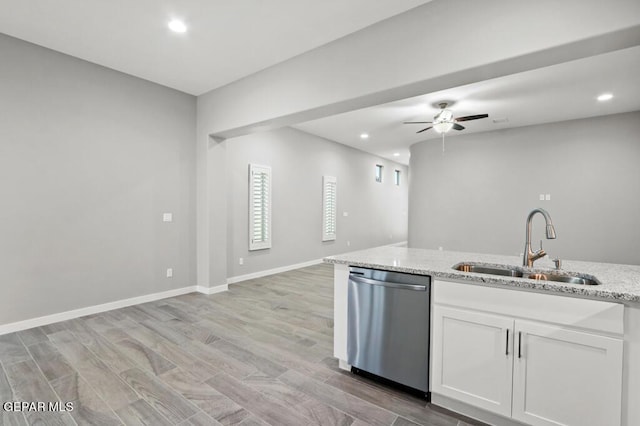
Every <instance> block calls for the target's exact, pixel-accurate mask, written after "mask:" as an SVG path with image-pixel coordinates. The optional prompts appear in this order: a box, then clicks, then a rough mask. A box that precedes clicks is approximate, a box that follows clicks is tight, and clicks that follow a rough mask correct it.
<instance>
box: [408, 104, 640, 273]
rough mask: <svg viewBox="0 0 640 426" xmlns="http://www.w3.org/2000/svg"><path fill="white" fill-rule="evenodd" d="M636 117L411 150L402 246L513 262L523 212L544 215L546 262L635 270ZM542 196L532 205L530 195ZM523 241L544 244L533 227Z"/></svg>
mask: <svg viewBox="0 0 640 426" xmlns="http://www.w3.org/2000/svg"><path fill="white" fill-rule="evenodd" d="M638 135H640V112H632V113H626V114H616V115H610V116H604V117H597V118H589V119H584V120H572V121H566V122H559V123H552V124H544V125H537V126H529V127H521V128H515V129H506V130H501V131H494V132H486V133H478V134H469V135H462V136H456V137H451V138H449V137H448V138H447V139H446V152H445V153H444V155H443V154H442V152H441V145H440V142H439V140H432V141H425V142H420V143H417V144H415V145H413V146H412V147H411V162H410V170H411V176H410V180H411V185H410V194H409V235H410V237H409V246H410V247H423V248H438V247H440V246H441V247H444V249H445V250H459V251H471V252H480V253H497V254H513V255H515V254H519V253H522V251H523V248H524V240H525V220H526V216H527V214H528V213H529V211H530V210H532V209H534V208H536V207H542V208H544V209H546V210H547V211H549V213H550V214H551V217H552V219H553V222H554V224H555V228H556V231H557V234H558V238H557V239H556V240H546V239H545V240H544V241H543V245H544V247H545V249H546V250H547V252H548V253H549V254H550V256H554V257H555V256H559V257H560V258H564V259H575V260H587V261H600V262H613V263H626V264H640V227H639V226H638V218H640V189H639V183H640V167H639V166H638V161H639V160H640V142H639V139H638ZM542 193H544V194H551V200H550V201H539V198H538V197H539V194H542ZM533 228H534V236H533V240H534V241H535V242H536V245H537V242H538V240H540V239H543V238H544V220H543V219H542V218H541V217H540V216H537V217H536V218H535V219H534V225H533Z"/></svg>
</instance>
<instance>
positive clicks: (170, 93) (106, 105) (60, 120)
mask: <svg viewBox="0 0 640 426" xmlns="http://www.w3.org/2000/svg"><path fill="white" fill-rule="evenodd" d="M0 52H1V56H2V60H1V61H0V94H1V95H0V200H1V201H0V202H1V203H2V206H1V208H0V266H1V268H0V269H1V270H2V278H1V282H2V297H1V298H0V324H4V323H9V322H14V321H19V320H24V319H28V318H34V317H38V316H43V315H48V314H53V313H58V312H63V311H67V310H71V309H77V308H81V307H87V306H91V305H96V304H101V303H106V302H110V301H115V300H119V299H124V298H129V297H134V296H140V295H145V294H149V293H155V292H160V291H164V290H169V289H173V288H179V287H184V286H188V285H194V284H195V140H196V139H195V126H196V99H195V98H194V97H192V96H190V95H186V94H183V93H180V92H177V91H175V90H171V89H167V88H165V87H162V86H159V85H156V84H152V83H149V82H147V81H144V80H140V79H138V78H135V77H131V76H128V75H125V74H122V73H119V72H116V71H113V70H109V69H106V68H103V67H100V66H97V65H94V64H90V63H88V62H84V61H81V60H78V59H75V58H72V57H69V56H66V55H62V54H60V53H56V52H53V51H51V50H47V49H44V48H41V47H38V46H35V45H32V44H29V43H26V42H23V41H19V40H17V39H13V38H10V37H7V36H4V35H0ZM163 212H172V213H173V215H174V222H173V223H168V224H167V223H163V222H162V213H163ZM167 267H173V268H174V278H173V279H167V278H166V277H165V272H166V268H167Z"/></svg>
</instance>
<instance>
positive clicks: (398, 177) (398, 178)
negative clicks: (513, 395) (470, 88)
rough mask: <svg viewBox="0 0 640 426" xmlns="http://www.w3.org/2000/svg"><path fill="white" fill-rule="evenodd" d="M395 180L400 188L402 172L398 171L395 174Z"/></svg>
mask: <svg viewBox="0 0 640 426" xmlns="http://www.w3.org/2000/svg"><path fill="white" fill-rule="evenodd" d="M393 180H394V182H395V184H396V185H397V186H400V170H398V169H396V170H395V171H394V172H393Z"/></svg>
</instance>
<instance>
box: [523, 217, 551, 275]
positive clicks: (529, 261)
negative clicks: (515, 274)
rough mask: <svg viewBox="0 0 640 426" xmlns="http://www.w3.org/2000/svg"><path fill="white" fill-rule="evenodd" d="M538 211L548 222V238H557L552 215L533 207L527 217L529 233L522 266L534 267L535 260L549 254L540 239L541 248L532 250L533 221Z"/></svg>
mask: <svg viewBox="0 0 640 426" xmlns="http://www.w3.org/2000/svg"><path fill="white" fill-rule="evenodd" d="M536 213H540V214H541V215H542V216H544V220H545V222H546V223H547V239H548V240H551V239H555V238H556V230H555V228H554V227H553V223H551V216H549V213H548V212H547V211H546V210H544V209H533V210H531V213H529V216H528V217H527V235H526V239H525V242H524V256H523V257H522V266H527V267H529V268H531V267H533V262H535V261H536V260H538V259H540V258H541V257H544V256H546V255H547V252H545V251H544V249H543V248H542V241H540V250H538V251H537V252H535V253H534V252H533V250H531V222H532V220H533V216H535V215H536Z"/></svg>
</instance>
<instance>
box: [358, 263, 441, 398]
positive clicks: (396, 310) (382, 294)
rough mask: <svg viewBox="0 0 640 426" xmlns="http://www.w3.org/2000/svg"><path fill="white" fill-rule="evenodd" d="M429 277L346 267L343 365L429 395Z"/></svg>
mask: <svg viewBox="0 0 640 426" xmlns="http://www.w3.org/2000/svg"><path fill="white" fill-rule="evenodd" d="M430 296H431V278H430V277H428V276H424V275H412V274H404V273H399V272H389V271H379V270H375V269H364V268H355V267H352V268H350V273H349V293H348V308H347V312H348V314H347V315H348V321H347V322H348V325H347V362H348V363H349V364H350V365H351V366H352V367H354V368H355V369H357V370H362V371H365V372H368V373H371V374H374V375H376V376H379V377H383V378H385V379H388V380H391V381H393V382H396V383H400V384H402V385H404V386H408V387H410V388H413V389H417V390H419V391H421V392H425V393H426V394H427V396H428V392H429V322H430V321H429V318H430V315H429V306H430Z"/></svg>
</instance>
